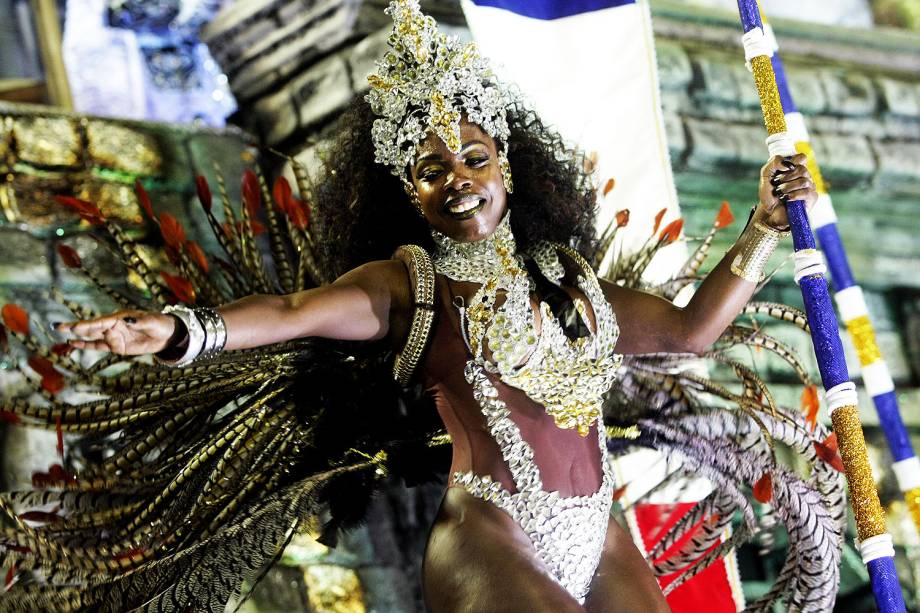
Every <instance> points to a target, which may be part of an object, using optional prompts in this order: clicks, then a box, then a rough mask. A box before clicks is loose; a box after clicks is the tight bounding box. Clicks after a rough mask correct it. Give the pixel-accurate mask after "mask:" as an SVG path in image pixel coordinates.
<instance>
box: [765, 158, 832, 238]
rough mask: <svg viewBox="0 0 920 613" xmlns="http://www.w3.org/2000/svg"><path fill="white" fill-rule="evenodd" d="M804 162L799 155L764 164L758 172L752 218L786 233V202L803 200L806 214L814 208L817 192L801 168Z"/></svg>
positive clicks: (806, 171)
mask: <svg viewBox="0 0 920 613" xmlns="http://www.w3.org/2000/svg"><path fill="white" fill-rule="evenodd" d="M807 161H808V158H807V157H805V154H803V153H799V154H796V155H794V156H792V157H791V158H783V157H780V156H778V155H777V156H774V157H773V158H772V159H771V160H770V161H769V162H767V163H766V164H764V166H763V168H761V169H760V206H759V207H758V210H757V213H756V214H755V217H757V218H758V219H760V220H761V221H762V222H763V223H765V224H767V225H768V226H771V227H773V228H776V229H777V230H788V229H789V217H788V216H787V215H786V202H789V201H792V200H804V201H805V208H806V209H809V210H810V209H811V207H812V206H814V204H815V202H817V200H818V192H817V190H816V189H815V182H814V181H812V179H811V173H809V172H808V168H807V167H806V166H805V163H806V162H807ZM784 196H785V197H784Z"/></svg>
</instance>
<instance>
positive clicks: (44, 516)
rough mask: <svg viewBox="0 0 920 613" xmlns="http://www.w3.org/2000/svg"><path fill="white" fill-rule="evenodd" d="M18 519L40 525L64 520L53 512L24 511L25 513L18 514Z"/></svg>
mask: <svg viewBox="0 0 920 613" xmlns="http://www.w3.org/2000/svg"><path fill="white" fill-rule="evenodd" d="M19 519H24V520H26V521H39V522H42V523H46V524H50V523H54V522H56V521H61V520H62V519H64V518H63V517H61V516H60V515H58V514H57V513H56V512H53V511H26V512H25V513H20V514H19Z"/></svg>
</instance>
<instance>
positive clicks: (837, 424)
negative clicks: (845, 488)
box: [831, 406, 885, 541]
mask: <svg viewBox="0 0 920 613" xmlns="http://www.w3.org/2000/svg"><path fill="white" fill-rule="evenodd" d="M831 421H832V422H833V424H834V432H836V433H837V441H838V445H839V448H840V457H841V458H842V459H843V466H844V468H846V475H847V483H848V484H849V486H850V506H851V507H852V508H853V515H855V517H856V531H857V533H858V535H859V540H860V541H864V540H866V539H867V538H870V537H873V536H878V535H879V534H884V532H885V513H884V511H882V505H881V503H880V502H879V499H878V491H877V490H876V488H875V479H874V478H873V477H872V467H871V466H869V454H868V452H867V450H866V440H865V438H864V437H863V431H862V424H860V423H859V415H858V413H857V410H856V407H855V406H845V407H841V408H839V409H837V410H836V411H834V413H833V414H832V415H831Z"/></svg>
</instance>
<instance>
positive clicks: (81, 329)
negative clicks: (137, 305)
mask: <svg viewBox="0 0 920 613" xmlns="http://www.w3.org/2000/svg"><path fill="white" fill-rule="evenodd" d="M144 315H145V314H144V313H143V311H118V312H116V313H112V314H110V315H103V316H102V317H97V318H95V319H84V320H80V321H69V322H63V323H60V324H58V325H57V326H55V330H57V331H58V332H72V333H73V334H75V335H77V336H82V337H85V338H89V339H99V338H101V337H102V335H103V334H104V333H105V331H106V330H110V329H112V328H115V327H116V326H123V325H127V324H129V323H130V322H132V321H133V322H137V321H138V320H139V319H140V318H142V317H143V316H144Z"/></svg>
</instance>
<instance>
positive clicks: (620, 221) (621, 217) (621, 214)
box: [617, 209, 629, 228]
mask: <svg viewBox="0 0 920 613" xmlns="http://www.w3.org/2000/svg"><path fill="white" fill-rule="evenodd" d="M628 223H629V209H623V210H622V211H617V227H618V228H622V227H623V226H625V225H626V224H628Z"/></svg>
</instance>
